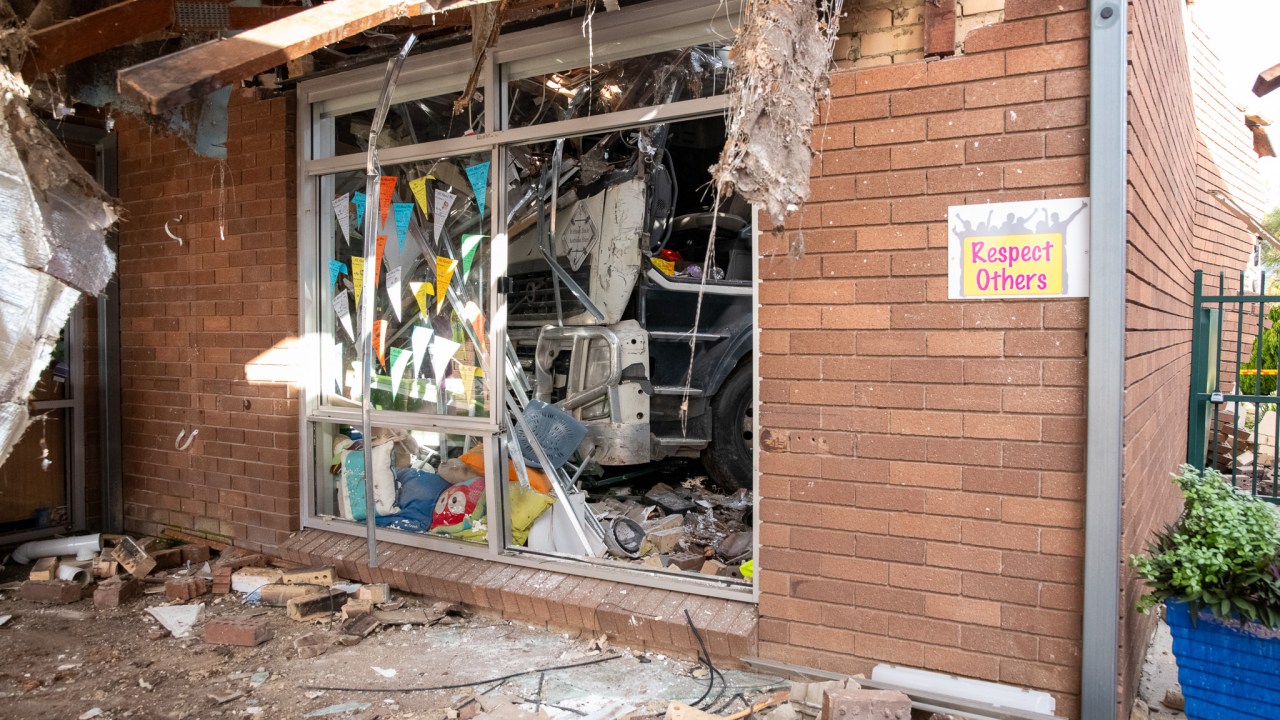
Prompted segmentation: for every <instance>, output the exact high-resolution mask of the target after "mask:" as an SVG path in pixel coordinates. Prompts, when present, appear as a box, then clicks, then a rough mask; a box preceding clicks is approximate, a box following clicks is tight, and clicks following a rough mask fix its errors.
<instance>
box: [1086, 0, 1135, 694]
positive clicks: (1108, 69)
mask: <svg viewBox="0 0 1280 720" xmlns="http://www.w3.org/2000/svg"><path fill="white" fill-rule="evenodd" d="M1089 12H1090V21H1091V22H1090V24H1091V33H1090V43H1089V200H1090V212H1089V215H1090V218H1089V237H1090V242H1089V248H1090V250H1089V285H1090V288H1089V390H1088V413H1089V414H1088V418H1089V423H1088V436H1087V439H1088V449H1087V456H1086V479H1085V498H1086V499H1085V550H1084V612H1083V616H1084V618H1083V622H1084V633H1083V638H1084V642H1083V648H1082V652H1081V657H1080V687H1081V698H1080V700H1081V710H1080V716H1081V717H1086V718H1114V717H1116V715H1117V707H1118V695H1119V694H1118V690H1117V684H1118V680H1119V671H1118V668H1119V658H1118V655H1119V647H1120V643H1119V617H1120V510H1121V501H1122V498H1123V487H1122V478H1123V472H1124V362H1125V332H1124V331H1125V259H1126V258H1125V253H1126V250H1127V249H1128V242H1127V237H1128V233H1127V224H1126V217H1125V216H1126V204H1125V199H1126V195H1127V192H1128V188H1127V187H1126V183H1127V179H1126V163H1127V162H1128V154H1127V147H1126V137H1125V133H1126V131H1127V127H1128V117H1127V108H1128V97H1127V87H1128V78H1127V73H1128V58H1127V57H1126V53H1127V48H1126V45H1127V43H1126V32H1127V25H1128V22H1127V21H1128V3H1123V2H1118V0H1091V2H1090V10H1089Z"/></svg>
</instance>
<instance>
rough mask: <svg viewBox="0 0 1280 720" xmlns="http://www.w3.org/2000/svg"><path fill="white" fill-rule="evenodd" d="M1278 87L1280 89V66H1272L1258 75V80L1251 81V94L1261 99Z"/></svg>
mask: <svg viewBox="0 0 1280 720" xmlns="http://www.w3.org/2000/svg"><path fill="white" fill-rule="evenodd" d="M1278 87H1280V65H1272V66H1271V67H1270V68H1268V69H1266V70H1263V71H1262V72H1260V73H1258V79H1257V80H1254V81H1253V94H1254V95H1257V96H1258V97H1262V96H1263V95H1266V94H1267V93H1269V92H1271V91H1272V90H1275V89H1276V88H1278Z"/></svg>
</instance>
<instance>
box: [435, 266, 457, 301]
mask: <svg viewBox="0 0 1280 720" xmlns="http://www.w3.org/2000/svg"><path fill="white" fill-rule="evenodd" d="M457 268H458V261H457V260H454V259H452V258H447V257H441V256H439V255H437V256H436V288H437V290H436V312H440V308H441V306H443V305H444V296H445V295H446V294H448V292H449V281H450V280H452V279H453V271H454V270H456V269H457Z"/></svg>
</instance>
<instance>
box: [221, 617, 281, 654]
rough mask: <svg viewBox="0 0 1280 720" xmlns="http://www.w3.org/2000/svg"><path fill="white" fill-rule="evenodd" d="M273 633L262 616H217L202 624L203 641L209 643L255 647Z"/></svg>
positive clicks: (268, 638) (269, 637)
mask: <svg viewBox="0 0 1280 720" xmlns="http://www.w3.org/2000/svg"><path fill="white" fill-rule="evenodd" d="M273 635H274V633H273V632H272V630H271V628H269V627H267V621H266V620H265V619H263V618H217V619H214V620H210V621H209V622H207V623H205V624H204V641H205V642H207V643H209V644H211V645H239V646H241V647H255V646H257V645H261V644H262V643H264V642H266V641H268V640H270V639H271V638H272V636H273Z"/></svg>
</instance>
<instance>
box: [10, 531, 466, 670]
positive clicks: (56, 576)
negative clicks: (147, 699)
mask: <svg viewBox="0 0 1280 720" xmlns="http://www.w3.org/2000/svg"><path fill="white" fill-rule="evenodd" d="M10 557H11V558H12V559H13V560H15V561H17V562H19V563H27V562H32V565H31V570H30V572H29V573H28V576H27V580H26V581H25V582H20V583H13V584H12V587H9V588H8V589H13V590H17V591H18V593H19V597H21V598H22V599H23V600H26V601H29V602H36V603H45V604H58V605H69V604H71V603H75V602H79V601H80V600H82V599H84V598H86V597H92V598H93V605H94V607H95V608H97V609H98V610H114V609H117V608H121V607H125V606H127V605H130V604H132V603H134V602H135V601H138V600H139V599H140V598H142V597H143V596H145V595H161V594H163V595H164V599H165V603H164V604H162V605H158V606H153V607H147V608H145V611H146V612H147V614H149V615H150V616H152V617H153V618H155V620H156V621H157V622H158V623H159V624H160V625H161V626H162V627H163V630H159V631H157V634H155V638H160V637H164V636H169V635H171V636H173V637H177V638H182V637H187V636H190V635H192V634H195V633H197V631H199V633H200V634H201V636H202V637H203V639H204V641H205V642H206V643H208V644H211V645H234V646H241V647H256V646H258V645H261V644H262V643H265V642H267V641H269V640H271V639H272V638H273V635H274V634H273V632H272V629H271V627H270V626H269V625H268V624H267V622H266V618H264V617H262V611H259V612H258V613H255V614H252V615H250V614H232V615H223V616H219V617H215V618H211V619H208V620H205V621H202V620H201V614H202V613H201V611H202V610H203V609H204V607H205V600H206V599H207V598H208V597H209V596H212V598H213V599H214V601H215V602H221V598H222V597H223V596H230V595H235V596H238V597H239V599H240V601H241V603H242V604H244V605H254V606H265V607H272V608H281V609H283V610H284V612H285V613H286V614H287V615H288V617H289V618H290V619H292V620H295V621H297V622H302V623H317V624H320V625H324V626H326V628H327V630H328V631H330V632H323V631H316V632H313V633H310V634H307V635H304V636H302V637H301V638H298V639H297V640H296V641H295V642H294V648H295V650H296V652H297V655H298V657H315V656H317V655H321V654H323V653H324V652H325V651H326V650H328V648H329V647H332V646H333V645H348V646H349V645H355V644H358V643H359V642H360V641H361V640H363V639H364V638H367V637H369V636H370V635H371V634H373V633H374V632H377V631H378V630H379V629H381V628H383V627H394V626H406V625H421V626H434V625H456V624H459V623H462V622H465V621H466V620H467V619H468V618H469V617H470V612H469V611H467V610H466V609H465V608H463V607H462V606H461V605H458V604H456V603H447V602H437V603H435V604H433V605H430V606H424V607H410V606H409V605H408V603H407V601H406V600H405V599H403V598H400V599H397V598H394V597H392V594H391V588H390V586H388V585H386V584H372V585H370V584H360V583H353V582H348V581H345V580H343V579H341V578H339V577H338V576H337V574H336V573H335V571H334V568H333V567H331V566H327V565H325V566H306V567H301V566H297V565H295V564H290V563H286V562H283V561H281V560H279V559H277V558H272V557H269V556H267V555H263V554H261V553H255V552H252V551H249V550H245V549H243V548H235V547H227V546H222V548H221V551H220V552H218V553H217V555H216V556H215V555H214V548H211V547H210V546H209V545H206V544H201V543H198V542H192V543H182V544H178V543H176V542H175V541H173V540H172V539H168V538H142V539H140V540H138V539H134V538H132V537H129V536H127V535H108V534H98V535H84V536H79V537H71V538H60V539H56V540H45V541H38V542H32V543H27V544H25V545H22V546H20V547H19V548H17V549H16V550H15V551H14V552H13V554H12V555H11V556H10ZM6 619H7V617H6Z"/></svg>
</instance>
